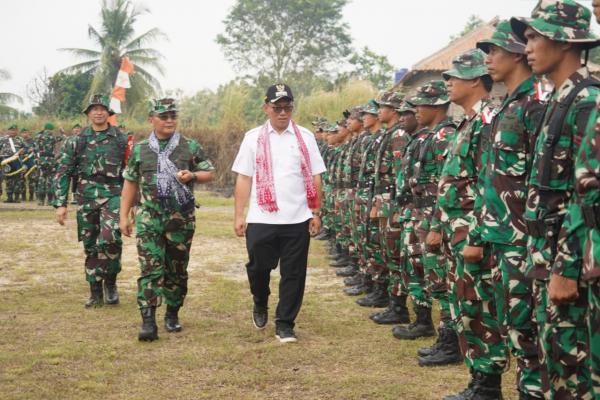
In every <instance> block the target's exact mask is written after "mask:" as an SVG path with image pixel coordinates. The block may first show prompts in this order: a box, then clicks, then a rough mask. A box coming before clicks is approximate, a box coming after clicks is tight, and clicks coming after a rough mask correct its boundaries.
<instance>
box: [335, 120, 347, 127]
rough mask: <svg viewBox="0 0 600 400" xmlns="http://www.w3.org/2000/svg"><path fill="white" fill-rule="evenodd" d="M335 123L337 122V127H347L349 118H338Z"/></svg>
mask: <svg viewBox="0 0 600 400" xmlns="http://www.w3.org/2000/svg"><path fill="white" fill-rule="evenodd" d="M335 124H336V127H338V126H340V127H342V128H347V127H348V120H347V119H346V118H342V119H338V120H337V121H336V123H335Z"/></svg>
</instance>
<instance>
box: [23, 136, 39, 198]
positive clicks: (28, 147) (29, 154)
mask: <svg viewBox="0 0 600 400" xmlns="http://www.w3.org/2000/svg"><path fill="white" fill-rule="evenodd" d="M21 138H22V139H23V144H24V150H25V152H24V154H23V156H22V158H23V159H25V158H28V159H29V160H30V161H31V162H30V164H29V165H30V166H31V167H30V168H28V169H27V170H26V171H25V172H24V175H23V179H24V182H23V188H22V189H23V191H22V193H21V199H22V200H23V201H25V200H27V197H26V191H27V190H28V191H29V201H33V196H34V194H35V188H36V185H37V180H38V168H37V157H36V155H35V153H36V143H35V140H34V139H33V138H32V137H31V132H30V131H29V129H27V128H22V129H21ZM26 189H27V190H26Z"/></svg>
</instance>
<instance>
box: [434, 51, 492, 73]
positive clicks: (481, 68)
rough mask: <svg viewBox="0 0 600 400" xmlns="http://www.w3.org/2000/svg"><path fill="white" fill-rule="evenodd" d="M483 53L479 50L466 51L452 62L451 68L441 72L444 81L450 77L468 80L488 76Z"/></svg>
mask: <svg viewBox="0 0 600 400" xmlns="http://www.w3.org/2000/svg"><path fill="white" fill-rule="evenodd" d="M484 59H485V53H484V52H483V51H481V50H479V49H472V50H468V51H466V52H464V53H462V54H460V55H458V56H456V57H455V58H454V60H452V68H451V69H449V70H448V71H445V72H442V77H443V78H444V80H446V81H447V80H448V79H450V77H454V78H458V79H464V80H470V79H475V78H479V77H482V76H484V75H488V71H487V67H486V66H485V63H484Z"/></svg>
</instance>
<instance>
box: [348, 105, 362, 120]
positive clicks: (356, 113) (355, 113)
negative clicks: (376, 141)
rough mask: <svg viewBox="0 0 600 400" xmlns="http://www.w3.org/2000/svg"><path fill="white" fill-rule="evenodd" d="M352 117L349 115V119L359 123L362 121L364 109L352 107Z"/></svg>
mask: <svg viewBox="0 0 600 400" xmlns="http://www.w3.org/2000/svg"><path fill="white" fill-rule="evenodd" d="M349 112H350V115H348V118H352V119H356V120H358V121H362V112H363V107H362V106H356V107H352V108H351V109H350V110H349Z"/></svg>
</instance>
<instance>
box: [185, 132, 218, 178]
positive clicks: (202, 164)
mask: <svg viewBox="0 0 600 400" xmlns="http://www.w3.org/2000/svg"><path fill="white" fill-rule="evenodd" d="M190 150H191V152H192V172H198V171H214V170H215V167H214V166H213V165H212V163H211V162H210V160H209V159H208V157H207V156H206V153H205V152H204V149H203V148H202V146H201V145H200V143H198V142H196V141H195V140H190Z"/></svg>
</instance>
